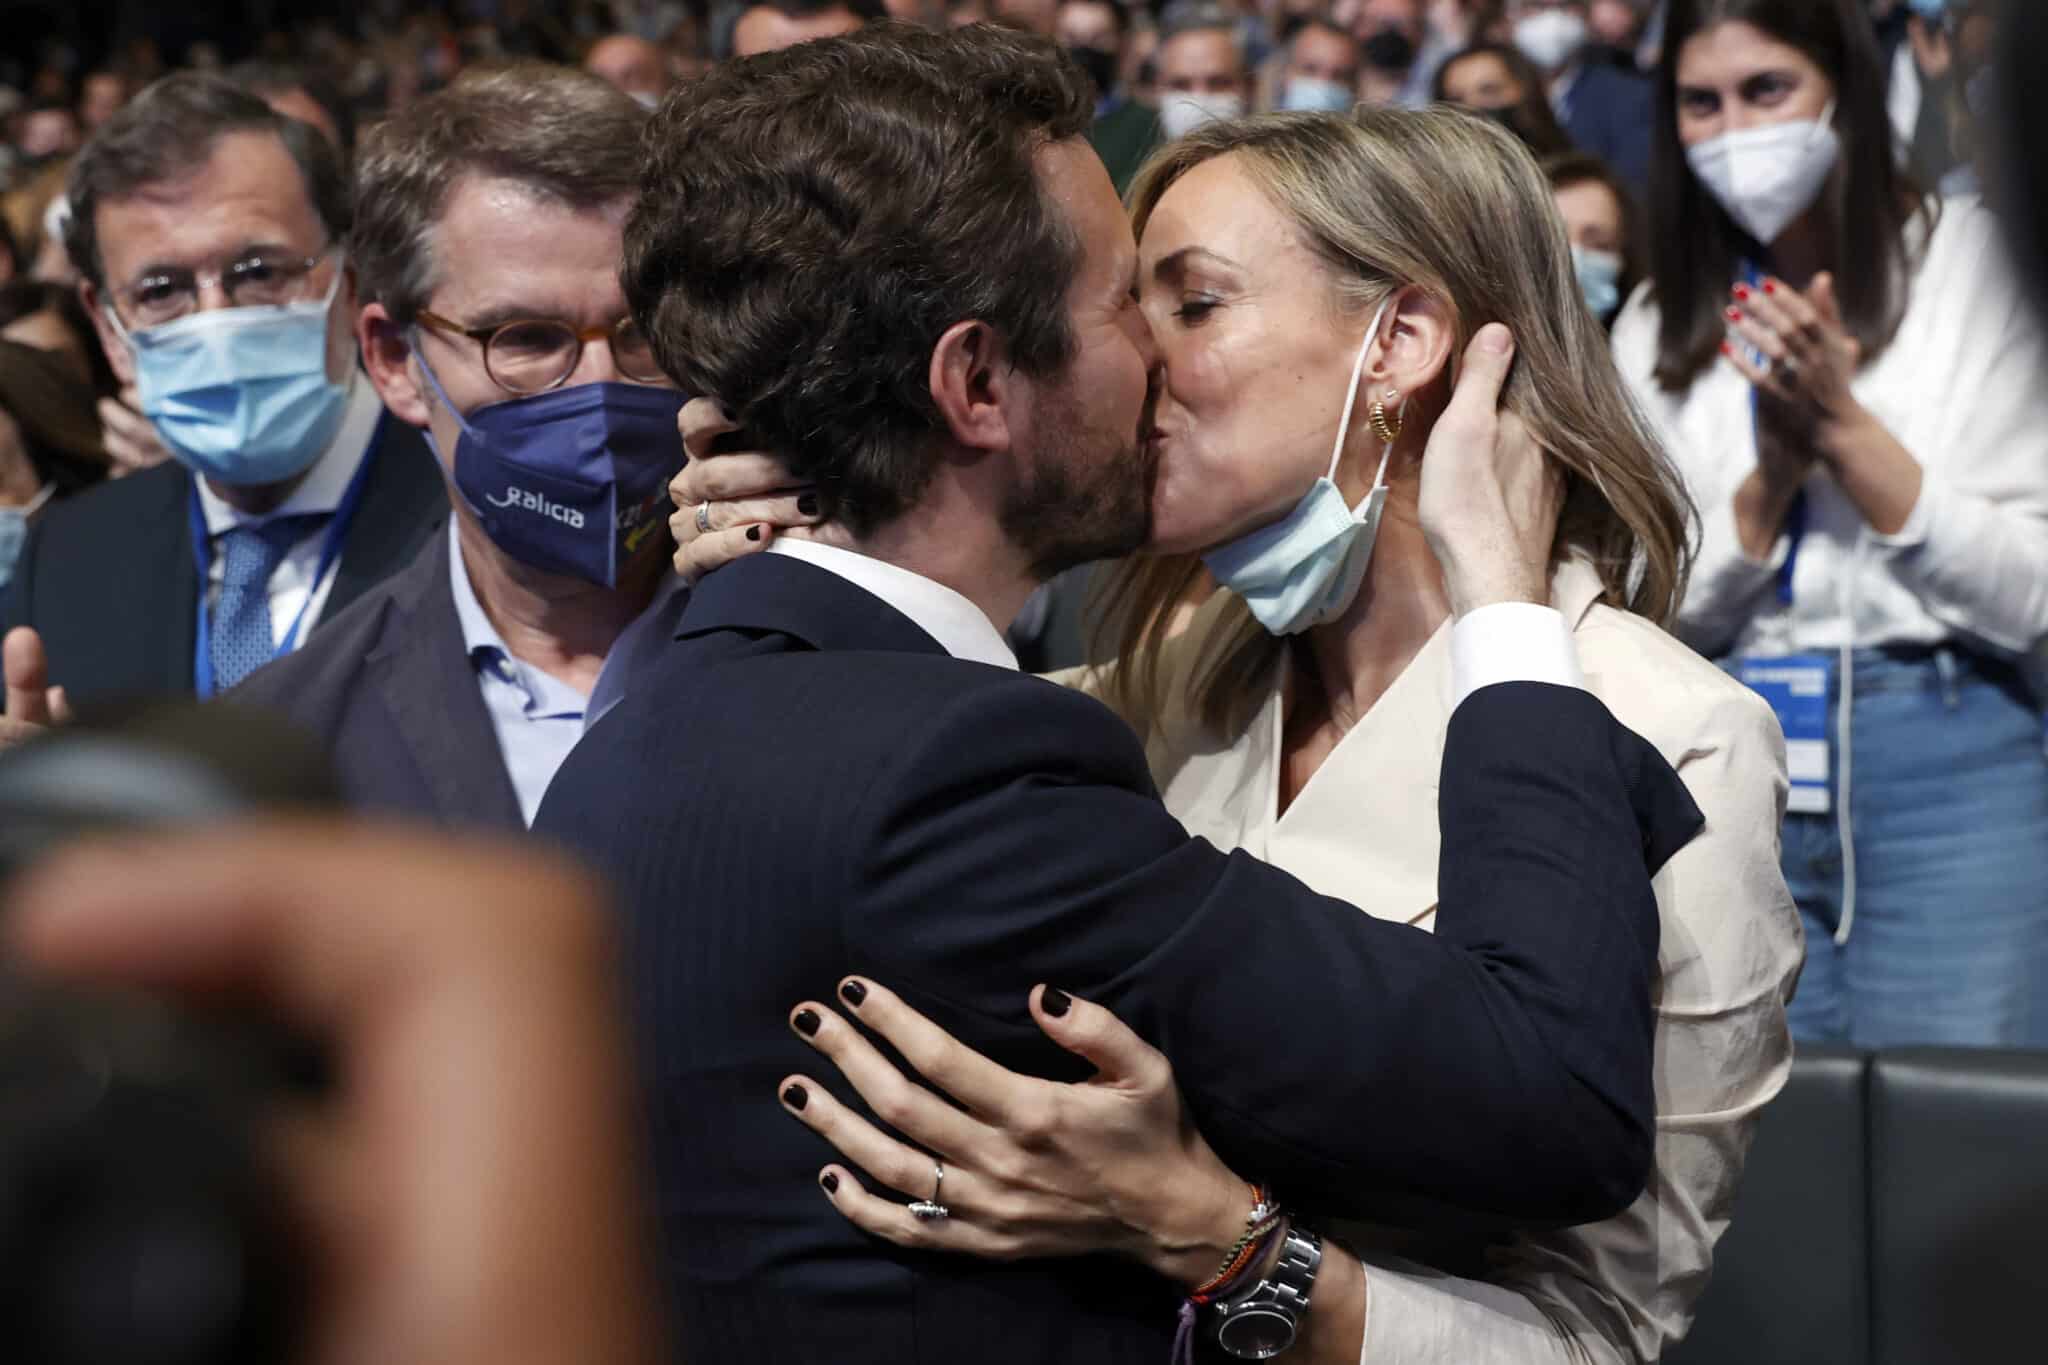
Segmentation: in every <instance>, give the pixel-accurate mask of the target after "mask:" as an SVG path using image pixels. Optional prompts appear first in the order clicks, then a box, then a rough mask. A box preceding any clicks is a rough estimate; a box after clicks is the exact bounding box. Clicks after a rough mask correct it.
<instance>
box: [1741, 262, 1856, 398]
mask: <svg viewBox="0 0 2048 1365" xmlns="http://www.w3.org/2000/svg"><path fill="white" fill-rule="evenodd" d="M1732 292H1733V296H1734V302H1733V303H1732V304H1730V305H1729V307H1728V310H1727V314H1726V317H1727V320H1728V325H1729V329H1730V330H1731V331H1732V332H1733V333H1734V334H1735V335H1736V336H1737V337H1738V338H1740V339H1741V340H1742V341H1744V342H1747V343H1748V347H1750V348H1754V349H1755V350H1756V351H1757V352H1760V353H1761V354H1762V357H1763V359H1762V360H1761V361H1759V360H1757V359H1756V358H1755V357H1754V356H1752V355H1750V354H1749V353H1748V349H1747V348H1745V347H1743V346H1738V345H1735V344H1733V343H1732V342H1723V343H1722V345H1721V352H1722V354H1723V355H1725V356H1727V357H1728V359H1729V361H1730V363H1732V364H1733V365H1734V366H1735V368H1736V369H1737V370H1738V371H1740V372H1741V374H1742V376H1743V378H1745V379H1747V380H1748V381H1749V382H1750V383H1751V384H1752V385H1754V386H1755V387H1756V390H1757V393H1758V395H1759V396H1760V398H1761V399H1762V402H1761V404H1760V405H1759V407H1758V416H1759V417H1760V418H1762V420H1763V422H1764V423H1765V424H1766V425H1768V426H1771V427H1774V428H1777V429H1778V430H1780V431H1783V432H1789V433H1792V434H1795V435H1798V436H1801V437H1807V436H1810V435H1811V434H1813V433H1816V432H1818V431H1820V430H1821V429H1822V428H1826V427H1841V426H1846V425H1848V424H1849V423H1850V422H1851V421H1852V419H1854V418H1855V417H1856V415H1857V414H1858V411H1859V405H1858V403H1857V401H1856V398H1855V395H1854V394H1853V393H1851V392H1850V388H1849V386H1850V384H1851V383H1852V382H1854V380H1855V378H1856V371H1857V368H1858V367H1859V366H1861V365H1862V363H1863V347H1862V345H1861V344H1860V343H1858V342H1857V340H1856V339H1855V338H1854V337H1852V336H1850V335H1849V333H1848V330H1847V328H1845V327H1844V326H1843V325H1842V310H1841V305H1840V304H1839V302H1837V300H1836V298H1835V281H1834V277H1833V276H1832V275H1830V274H1827V273H1826V272H1823V273H1821V274H1819V275H1816V276H1814V279H1813V284H1812V287H1811V288H1809V289H1808V290H1807V291H1806V292H1805V293H1803V294H1802V293H1800V292H1799V291H1798V290H1797V289H1794V288H1793V287H1792V286H1791V285H1789V284H1786V283H1785V282H1784V281H1783V280H1778V279H1769V278H1767V279H1765V280H1764V282H1763V285H1762V287H1761V288H1756V289H1752V288H1750V287H1749V286H1748V285H1746V284H1738V285H1736V286H1735V288H1734V290H1733V291H1732Z"/></svg>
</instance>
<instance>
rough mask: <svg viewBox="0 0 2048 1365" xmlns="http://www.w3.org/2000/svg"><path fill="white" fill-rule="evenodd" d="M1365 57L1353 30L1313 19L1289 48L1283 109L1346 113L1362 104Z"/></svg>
mask: <svg viewBox="0 0 2048 1365" xmlns="http://www.w3.org/2000/svg"><path fill="white" fill-rule="evenodd" d="M1363 63H1364V56H1363V54H1362V53H1361V52H1360V51H1359V47H1358V40H1357V39H1356V38H1354V37H1352V36H1351V33H1350V31H1349V30H1347V29H1344V28H1340V27H1338V26H1337V25H1336V24H1334V23H1332V22H1331V21H1329V20H1328V19H1323V18H1320V17H1318V18H1312V19H1309V20H1308V21H1307V22H1305V23H1303V24H1302V25H1301V27H1300V28H1298V29H1296V30H1295V33H1294V37H1293V38H1292V39H1291V40H1290V41H1289V42H1288V44H1287V58H1286V65H1285V67H1284V68H1282V73H1281V81H1280V90H1279V99H1278V100H1277V101H1275V104H1276V107H1278V108H1281V109H1323V110H1330V111H1343V110H1347V109H1349V108H1351V107H1352V106H1353V105H1355V104H1356V103H1358V78H1359V75H1360V72H1361V70H1362V68H1363Z"/></svg>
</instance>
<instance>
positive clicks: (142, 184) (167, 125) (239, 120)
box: [64, 72, 350, 290]
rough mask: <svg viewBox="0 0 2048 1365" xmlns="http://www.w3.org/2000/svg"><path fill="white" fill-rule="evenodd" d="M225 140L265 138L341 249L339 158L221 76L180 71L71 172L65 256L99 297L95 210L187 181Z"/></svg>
mask: <svg viewBox="0 0 2048 1365" xmlns="http://www.w3.org/2000/svg"><path fill="white" fill-rule="evenodd" d="M230 133H270V134H272V135H273V136H275V137H276V138H277V139H278V140H279V141H280V142H282V143H283V144H284V148H285V151H287V152H289V153H290V154H291V158H292V160H293V162H294V163H296V164H297V166H298V168H299V175H300V176H301V178H302V179H303V180H304V181H305V187H306V197H307V198H308V199H309V200H311V201H312V204H313V210H314V212H315V214H317V215H318V217H319V219H320V223H321V226H322V227H324V228H325V229H326V230H327V236H328V239H329V240H330V241H333V242H336V243H339V242H342V241H345V240H347V238H348V230H349V221H350V215H349V190H348V172H347V170H346V168H345V167H344V166H343V165H342V162H341V157H340V154H339V153H337V152H336V151H335V150H334V146H333V144H332V143H330V142H328V140H327V138H326V136H325V135H324V134H322V133H321V132H320V131H319V130H318V129H317V128H314V127H313V126H312V125H311V124H307V123H301V122H299V120H297V119H295V118H286V117H285V116H284V115H282V114H279V113H276V112H274V111H273V110H272V109H271V107H270V106H269V105H267V104H265V103H264V102H263V101H262V100H260V99H258V98H256V96H254V95H252V94H250V93H249V92H247V91H246V90H241V89H237V88H236V87H235V86H234V85H232V84H230V83H229V82H227V81H225V80H222V79H221V78H220V77H218V76H209V75H200V74H197V73H195V72H180V73H179V74H177V75H174V76H166V77H164V78H163V79H162V80H160V81H157V82H156V83H155V84H154V85H151V86H150V87H149V88H148V89H147V90H144V91H143V92H142V93H141V94H140V95H137V96H136V97H135V98H134V99H132V100H130V101H129V102H128V103H127V104H126V105H124V106H122V108H121V112H120V113H118V114H115V115H114V116H113V117H112V118H110V119H108V120H107V121H106V123H105V124H104V125H103V126H102V127H101V128H100V130H99V131H98V132H97V133H95V134H93V136H92V138H91V139H90V140H89V141H87V142H86V144H85V150H83V151H81V152H80V153H79V154H78V160H77V161H75V162H73V163H72V166H71V178H70V181H69V183H68V185H67V186H66V193H67V194H68V195H69V196H70V199H71V217H70V219H69V220H68V223H67V225H66V227H65V229H64V250H65V252H66V253H67V254H68V255H69V256H70V257H71V264H72V266H73V268H74V269H76V270H77V271H78V273H79V274H80V275H81V276H83V277H84V278H86V279H87V280H90V281H91V282H92V283H93V285H94V286H95V287H97V288H100V289H102V290H104V289H105V288H106V285H107V281H106V278H105V264H104V262H102V261H101V259H100V241H99V223H98V218H99V213H98V210H99V206H100V203H101V201H102V200H107V199H126V198H129V197H130V196H133V195H135V194H139V193H140V192H142V191H143V190H146V189H149V188H151V187H152V186H156V185H168V184H171V183H173V182H175V181H178V180H182V179H184V178H185V177H186V176H188V175H191V174H192V173H193V172H194V171H197V170H198V169H199V168H200V167H201V166H202V165H204V164H205V162H206V159H207V158H208V157H210V156H212V155H213V149H214V146H215V144H217V143H218V142H219V141H220V140H221V139H222V138H223V137H226V136H227V135H228V134H230Z"/></svg>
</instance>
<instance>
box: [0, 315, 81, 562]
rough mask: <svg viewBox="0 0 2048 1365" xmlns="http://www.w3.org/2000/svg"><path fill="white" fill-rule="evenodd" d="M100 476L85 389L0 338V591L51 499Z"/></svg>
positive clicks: (53, 361) (54, 364)
mask: <svg viewBox="0 0 2048 1365" xmlns="http://www.w3.org/2000/svg"><path fill="white" fill-rule="evenodd" d="M106 474H107V456H106V451H105V450H104V449H102V448H101V445H100V428H99V423H98V421H96V420H95V419H94V417H93V410H92V394H91V392H90V391H89V390H88V389H87V388H86V387H85V385H84V384H82V383H80V382H79V381H78V380H77V379H76V378H75V377H74V376H73V375H72V374H71V372H70V371H69V370H68V369H67V368H66V367H65V365H64V364H63V362H62V361H60V360H59V359H58V358H57V357H56V356H54V355H51V354H50V353H48V352H46V351H40V350H37V349H35V348H34V347H32V346H28V345H25V344H23V343H21V342H18V341H14V340H12V339H5V340H0V588H5V587H6V586H7V584H8V582H9V580H11V579H12V578H13V576H14V565H15V561H16V560H17V559H19V558H20V556H21V548H22V546H23V545H24V544H26V543H27V541H28V531H29V526H30V524H31V523H33V522H34V521H35V520H36V519H37V517H38V515H39V514H40V513H41V512H42V510H43V508H44V507H45V506H46V505H47V504H48V503H49V502H50V501H51V499H53V498H60V497H64V496H65V495H67V494H70V493H75V492H77V491H78V490H79V489H81V488H84V487H86V486H88V485H90V484H94V483H97V482H99V481H100V480H101V479H103V478H105V477H106Z"/></svg>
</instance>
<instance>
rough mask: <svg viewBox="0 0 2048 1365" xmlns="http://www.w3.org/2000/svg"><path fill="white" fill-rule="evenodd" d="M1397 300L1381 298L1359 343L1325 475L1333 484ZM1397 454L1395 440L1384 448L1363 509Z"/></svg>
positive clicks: (1406, 408) (1405, 410) (1403, 408)
mask: <svg viewBox="0 0 2048 1365" xmlns="http://www.w3.org/2000/svg"><path fill="white" fill-rule="evenodd" d="M1393 302H1394V300H1393V297H1392V296H1391V295H1389V296H1388V297H1387V298H1386V299H1384V300H1382V301H1381V303H1380V306H1379V311H1378V312H1376V313H1374V314H1373V315H1372V326H1371V327H1370V328H1368V329H1367V330H1366V333H1365V340H1363V341H1361V342H1359V343H1358V358H1357V359H1356V360H1354V361H1352V362H1351V383H1350V386H1349V387H1347V388H1346V389H1345V390H1344V416H1343V418H1342V420H1340V421H1339V422H1338V423H1337V444H1336V446H1335V447H1334V448H1333V449H1332V450H1331V451H1330V472H1329V473H1327V474H1325V475H1324V476H1323V477H1324V478H1326V479H1328V480H1329V481H1330V482H1331V483H1335V482H1336V481H1337V466H1338V465H1340V464H1342V463H1343V461H1344V442H1345V441H1346V440H1347V439H1348V438H1349V437H1350V435H1351V412H1352V409H1354V408H1356V407H1357V406H1358V380H1359V377H1360V376H1361V375H1363V374H1364V373H1365V357H1366V354H1367V353H1368V352H1369V351H1371V350H1372V344H1373V342H1374V341H1376V340H1378V339H1379V334H1380V323H1381V322H1383V321H1385V320H1386V316H1387V309H1388V308H1390V307H1391V306H1393ZM1407 410H1408V404H1407V403H1406V402H1403V403H1402V404H1401V411H1402V412H1404V413H1405V412H1407ZM1393 454H1394V443H1393V442H1392V441H1389V442H1387V443H1386V445H1385V446H1383V447H1382V448H1381V449H1380V467H1379V472H1378V473H1376V474H1374V475H1373V478H1372V487H1371V488H1369V489H1367V490H1366V494H1365V502H1361V503H1359V504H1358V508H1362V507H1364V506H1365V505H1366V503H1367V502H1370V501H1371V500H1372V495H1373V493H1374V492H1376V491H1378V489H1379V488H1380V486H1381V485H1382V484H1383V483H1385V481H1386V477H1387V461H1388V460H1390V459H1391V458H1393ZM1358 508H1353V509H1352V510H1353V511H1354V512H1356V511H1357V510H1358Z"/></svg>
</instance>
